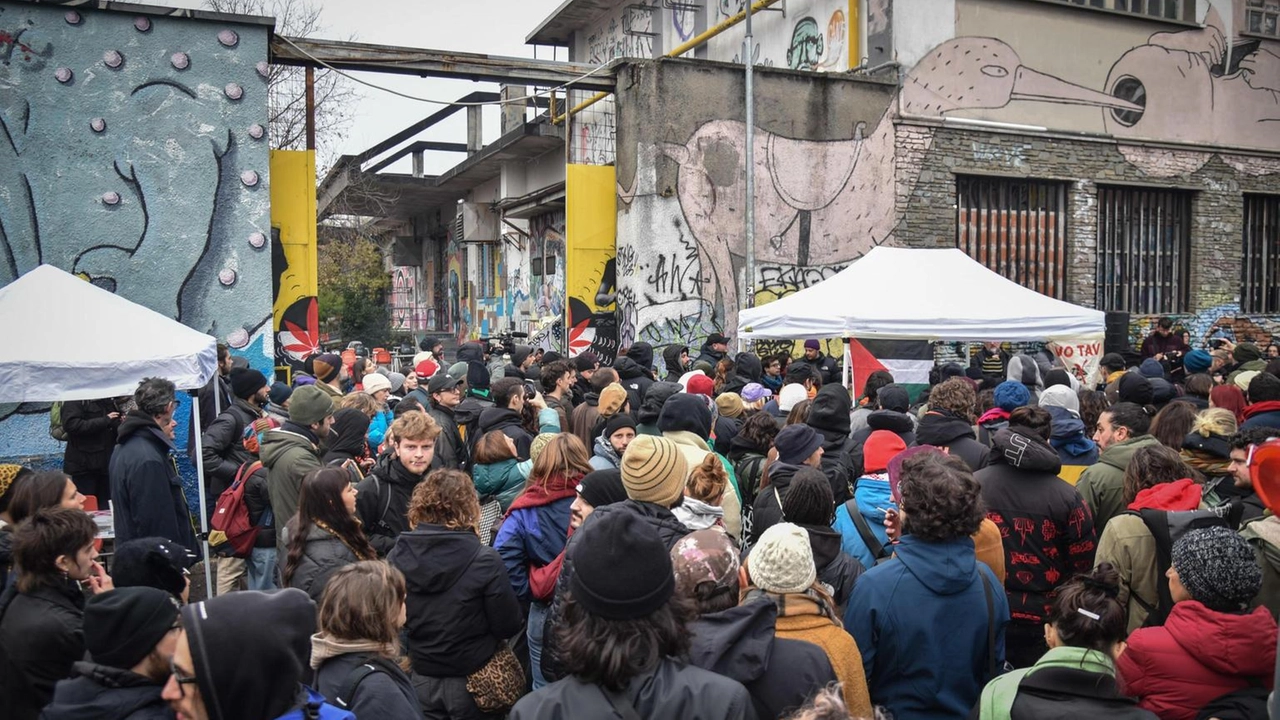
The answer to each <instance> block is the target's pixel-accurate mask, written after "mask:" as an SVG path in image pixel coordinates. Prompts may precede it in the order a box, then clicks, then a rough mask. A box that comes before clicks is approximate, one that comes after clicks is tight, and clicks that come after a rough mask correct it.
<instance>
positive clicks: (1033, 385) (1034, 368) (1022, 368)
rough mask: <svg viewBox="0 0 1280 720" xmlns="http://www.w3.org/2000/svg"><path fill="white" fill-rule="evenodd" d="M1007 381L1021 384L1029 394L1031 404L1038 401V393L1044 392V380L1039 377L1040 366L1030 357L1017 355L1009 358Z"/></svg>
mask: <svg viewBox="0 0 1280 720" xmlns="http://www.w3.org/2000/svg"><path fill="white" fill-rule="evenodd" d="M1006 373H1007V379H1009V380H1012V381H1014V382H1020V383H1022V384H1023V385H1024V386H1025V387H1026V388H1027V391H1028V392H1030V393H1031V404H1032V405H1035V404H1036V403H1037V402H1038V401H1039V399H1040V391H1042V390H1044V379H1043V378H1041V376H1040V366H1039V365H1038V364H1036V361H1035V358H1032V357H1031V356H1030V355H1024V354H1022V353H1018V354H1017V355H1014V356H1013V357H1011V358H1009V365H1008V367H1007V368H1006Z"/></svg>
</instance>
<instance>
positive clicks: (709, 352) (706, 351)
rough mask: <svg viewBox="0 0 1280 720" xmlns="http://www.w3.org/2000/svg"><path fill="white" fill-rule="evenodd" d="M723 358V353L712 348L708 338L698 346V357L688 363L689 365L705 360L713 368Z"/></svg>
mask: <svg viewBox="0 0 1280 720" xmlns="http://www.w3.org/2000/svg"><path fill="white" fill-rule="evenodd" d="M723 359H724V353H722V352H720V351H719V350H715V349H713V348H712V347H711V342H710V338H708V339H707V341H705V342H703V343H702V347H701V348H699V350H698V357H696V358H694V360H693V363H692V364H691V365H690V367H692V366H693V365H696V364H698V363H700V362H705V363H708V364H710V365H711V367H712V368H714V367H715V366H716V365H717V364H719V362H720V361H721V360H723Z"/></svg>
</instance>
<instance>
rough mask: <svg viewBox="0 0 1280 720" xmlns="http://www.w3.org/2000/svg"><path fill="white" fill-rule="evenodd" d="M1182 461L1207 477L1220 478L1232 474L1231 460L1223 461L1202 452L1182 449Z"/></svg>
mask: <svg viewBox="0 0 1280 720" xmlns="http://www.w3.org/2000/svg"><path fill="white" fill-rule="evenodd" d="M1182 460H1183V462H1185V463H1186V464H1188V465H1190V466H1191V467H1193V468H1195V469H1196V470H1199V471H1200V472H1201V473H1203V474H1204V475H1205V476H1206V477H1219V476H1222V475H1230V474H1231V468H1230V466H1231V460H1229V459H1228V460H1223V459H1222V458H1220V457H1217V456H1216V455H1212V454H1210V453H1207V452H1204V451H1201V450H1191V449H1188V448H1183V449H1182Z"/></svg>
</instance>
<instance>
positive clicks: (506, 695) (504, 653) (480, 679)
mask: <svg viewBox="0 0 1280 720" xmlns="http://www.w3.org/2000/svg"><path fill="white" fill-rule="evenodd" d="M524 691H525V685H524V668H522V667H521V666H520V661H519V660H517V659H516V654H515V653H513V652H511V647H510V646H508V645H507V643H505V642H503V643H502V644H500V645H498V649H497V650H496V651H494V653H493V657H491V658H489V662H487V663H485V664H484V667H482V668H480V669H479V670H477V671H475V672H473V673H471V674H470V675H468V676H467V692H469V693H471V697H472V698H474V699H475V701H476V707H478V708H480V710H481V711H483V712H486V713H498V712H506V711H507V710H510V709H511V706H512V705H515V704H516V701H517V700H519V699H520V698H521V697H522V696H523V695H524Z"/></svg>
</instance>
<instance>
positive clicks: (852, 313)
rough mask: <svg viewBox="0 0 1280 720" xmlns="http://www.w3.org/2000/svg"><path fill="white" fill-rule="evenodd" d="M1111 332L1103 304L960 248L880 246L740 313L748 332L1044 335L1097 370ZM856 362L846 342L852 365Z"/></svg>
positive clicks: (933, 337)
mask: <svg viewBox="0 0 1280 720" xmlns="http://www.w3.org/2000/svg"><path fill="white" fill-rule="evenodd" d="M1105 332H1106V314H1105V313H1103V312H1102V311H1101V310H1091V309H1089V308H1083V307H1080V306H1078V305H1072V304H1071V303H1068V302H1064V301H1062V300H1055V299H1054V298H1051V297H1048V296H1047V295H1041V294H1040V293H1038V292H1036V291H1034V290H1029V289H1027V288H1025V287H1022V286H1021V285H1019V284H1017V283H1015V282H1013V281H1012V280H1009V279H1007V278H1005V277H1003V276H1001V275H1000V274H998V273H996V272H994V271H992V270H989V269H987V267H985V266H984V265H982V264H981V263H979V262H978V261H976V260H974V259H972V258H970V257H969V256H968V255H966V254H965V253H964V252H963V251H961V250H959V249H957V248H946V249H915V248H891V247H877V248H874V249H872V250H871V252H869V253H867V254H866V255H865V256H863V257H862V258H860V259H859V260H856V261H855V262H854V263H853V264H851V265H850V266H849V267H847V268H845V269H844V270H841V271H840V272H839V273H836V274H835V275H833V276H832V277H830V278H827V279H826V280H823V281H822V282H820V283H818V284H817V285H813V286H811V287H808V288H805V289H804V290H800V291H798V292H795V293H792V294H791V295H788V296H786V297H784V298H780V299H778V300H775V301H773V302H771V303H769V304H767V305H762V306H760V307H756V308H750V309H747V310H743V311H742V312H741V313H739V315H738V337H739V338H742V339H750V338H770V339H773V338H778V339H802V338H823V337H842V338H859V339H890V340H912V339H914V340H929V341H934V342H938V341H945V342H969V341H985V340H999V341H1008V342H1036V341H1047V342H1051V343H1053V344H1054V345H1055V346H1057V347H1058V348H1061V351H1062V352H1061V354H1062V357H1063V359H1064V360H1066V361H1068V362H1070V363H1072V364H1074V365H1076V366H1078V367H1080V368H1083V369H1084V371H1085V374H1089V373H1090V372H1092V370H1093V369H1096V364H1097V361H1098V359H1099V357H1100V355H1101V349H1102V339H1103V336H1104V335H1105ZM1086 356H1087V357H1086ZM850 363H851V360H850V357H849V346H848V344H847V343H846V345H845V371H846V373H851V369H850ZM1090 365H1092V366H1093V367H1092V368H1091V367H1089V366H1090Z"/></svg>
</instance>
